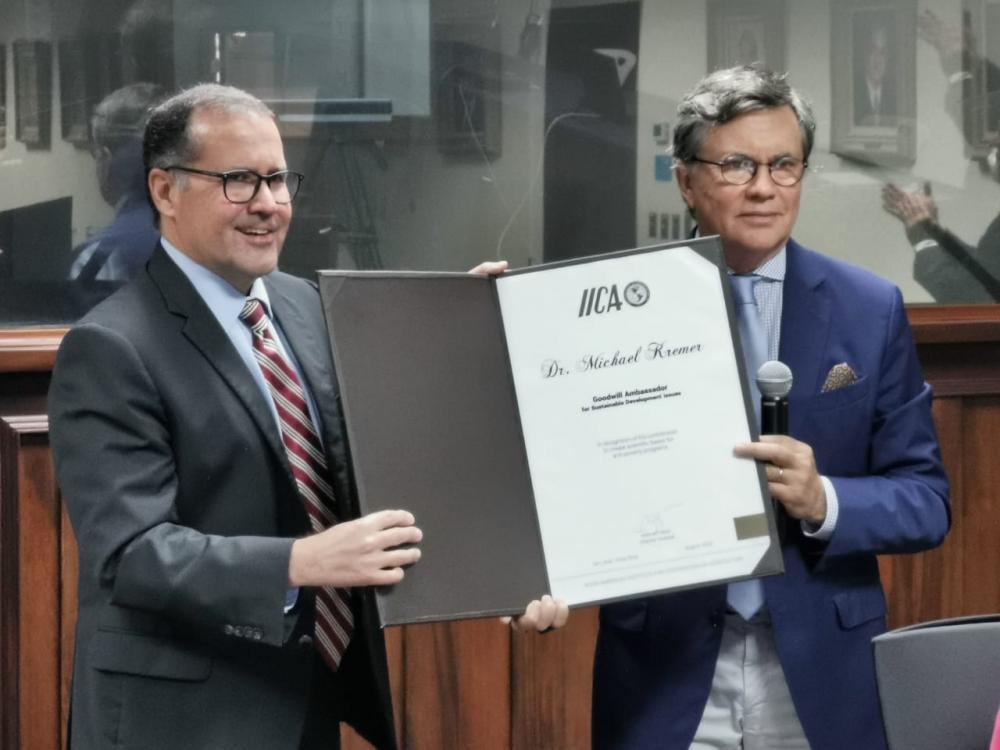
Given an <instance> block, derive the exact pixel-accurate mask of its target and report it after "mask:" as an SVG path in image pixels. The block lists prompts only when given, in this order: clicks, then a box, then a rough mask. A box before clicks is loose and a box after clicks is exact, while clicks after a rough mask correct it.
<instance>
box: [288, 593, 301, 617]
mask: <svg viewBox="0 0 1000 750" xmlns="http://www.w3.org/2000/svg"><path fill="white" fill-rule="evenodd" d="M298 602H299V590H298V589H297V588H296V589H287V590H286V591H285V614H286V615H287V614H288V613H289V612H291V611H292V609H293V608H294V607H295V605H296V604H298Z"/></svg>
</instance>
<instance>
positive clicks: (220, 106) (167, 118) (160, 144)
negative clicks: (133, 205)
mask: <svg viewBox="0 0 1000 750" xmlns="http://www.w3.org/2000/svg"><path fill="white" fill-rule="evenodd" d="M202 111H210V112H219V113H224V114H233V115H252V116H257V117H264V118H270V119H272V120H273V119H274V112H272V111H271V108H270V107H268V106H267V105H266V104H264V102H262V101H261V100H260V99H258V98H257V97H255V96H254V95H253V94H249V93H247V92H246V91H243V90H242V89H238V88H235V87H234V86H222V85H220V84H217V83H201V84H198V85H197V86H192V87H191V88H189V89H185V90H184V91H181V92H180V93H177V94H174V95H173V96H171V97H170V98H169V99H167V100H166V101H164V102H162V103H160V104H159V105H157V106H156V107H155V108H154V109H153V111H152V112H151V113H150V115H149V121H148V122H147V123H146V132H145V135H144V136H143V139H142V165H143V167H144V168H145V173H146V176H147V178H148V176H149V172H150V170H152V169H164V168H166V167H169V166H172V165H174V164H188V163H190V162H192V161H194V160H196V159H197V158H198V150H199V146H200V144H199V143H198V142H197V140H196V139H195V138H194V137H193V136H192V134H191V127H190V126H191V117H192V115H193V114H194V113H195V112H202ZM181 179H183V177H182V178H181ZM148 191H149V188H148V184H147V194H148ZM148 197H149V202H150V203H151V204H152V205H153V211H154V214H155V218H156V222H157V226H159V220H160V217H159V212H157V210H156V204H155V203H153V197H152V196H151V195H150V196H148Z"/></svg>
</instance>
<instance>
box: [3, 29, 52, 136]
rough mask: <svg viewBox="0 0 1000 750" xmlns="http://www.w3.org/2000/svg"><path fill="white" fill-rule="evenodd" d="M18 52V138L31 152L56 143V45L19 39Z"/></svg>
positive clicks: (15, 130)
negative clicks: (53, 66)
mask: <svg viewBox="0 0 1000 750" xmlns="http://www.w3.org/2000/svg"><path fill="white" fill-rule="evenodd" d="M13 49H14V137H15V138H16V139H17V140H19V141H21V143H23V144H25V145H26V146H27V147H28V148H31V149H47V148H49V147H50V145H51V143H52V44H51V43H50V42H46V41H42V40H27V39H19V40H17V41H15V42H14V44H13Z"/></svg>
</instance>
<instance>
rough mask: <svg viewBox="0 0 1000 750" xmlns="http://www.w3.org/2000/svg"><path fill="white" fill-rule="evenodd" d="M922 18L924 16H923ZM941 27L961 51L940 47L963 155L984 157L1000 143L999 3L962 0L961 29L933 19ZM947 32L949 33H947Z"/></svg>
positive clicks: (943, 20)
mask: <svg viewBox="0 0 1000 750" xmlns="http://www.w3.org/2000/svg"><path fill="white" fill-rule="evenodd" d="M922 20H923V19H922ZM934 21H935V22H936V23H937V24H940V25H941V26H943V27H944V28H943V29H942V32H941V36H943V37H945V38H948V36H953V37H958V38H960V39H961V44H962V46H961V51H960V54H958V55H955V54H949V50H948V49H946V48H943V50H942V52H941V57H942V67H943V68H944V72H945V73H947V74H948V76H949V84H948V85H949V89H953V88H955V87H960V88H959V90H958V91H951V90H950V91H949V101H951V100H952V99H954V98H956V97H957V98H959V99H960V101H961V110H960V111H961V118H962V124H963V131H964V135H965V154H966V156H968V157H970V158H973V159H979V160H985V159H986V157H987V156H988V155H989V152H990V150H991V149H992V148H993V147H994V146H996V144H998V143H1000V66H998V65H997V63H996V61H997V60H998V59H1000V58H998V56H997V55H998V54H1000V2H997V1H996V0H990V1H987V0H965V2H963V3H962V16H961V32H960V33H958V32H956V31H954V30H953V29H952V30H949V29H948V28H947V26H946V24H947V20H945V19H942V18H934ZM949 31H952V34H950V35H949V33H948V32H949Z"/></svg>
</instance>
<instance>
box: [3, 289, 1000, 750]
mask: <svg viewBox="0 0 1000 750" xmlns="http://www.w3.org/2000/svg"><path fill="white" fill-rule="evenodd" d="M910 312H911V319H913V320H915V323H916V325H915V333H916V334H917V340H918V343H919V348H920V356H921V361H922V362H923V363H924V366H925V375H926V377H927V379H928V380H929V381H930V382H931V383H932V384H933V385H934V387H935V392H936V394H937V397H938V398H937V400H936V401H935V404H934V416H935V421H936V423H937V426H938V431H939V436H940V439H941V446H942V455H943V457H944V461H945V465H946V468H947V469H948V472H949V475H950V478H951V483H952V508H953V526H952V530H951V533H950V534H949V536H948V538H947V539H946V541H945V543H944V544H943V545H942V546H941V547H940V548H939V549H937V550H933V551H931V552H927V553H922V554H918V555H900V556H891V557H885V558H883V559H881V560H880V565H881V567H882V570H883V575H884V578H885V582H886V594H887V597H888V601H889V607H890V626H891V627H899V626H902V625H906V624H910V623H913V622H919V621H926V620H932V619H939V618H943V617H952V616H958V615H964V614H974V613H980V612H995V611H1000V575H998V574H997V571H998V570H1000V544H998V543H997V539H1000V462H998V460H997V458H996V456H995V454H996V449H995V446H997V445H1000V308H997V310H996V311H995V312H994V313H991V314H989V315H987V314H986V313H984V312H983V311H982V310H981V309H975V310H971V311H963V310H961V309H959V310H958V312H957V313H955V312H951V313H948V314H947V315H944V316H943V317H942V315H941V314H939V313H938V312H937V311H935V310H931V311H927V310H916V311H913V310H911V311H910ZM946 312H947V310H946ZM949 315H951V317H948V316H949ZM60 336H61V332H59V331H49V332H43V333H39V334H35V333H18V334H17V335H14V336H12V337H8V338H6V339H5V338H4V334H3V332H0V747H2V748H4V750H7V749H8V748H10V750H36V749H38V750H49V749H50V748H51V749H52V750H58V748H60V747H62V746H63V742H64V737H63V733H64V731H65V718H66V710H67V706H68V685H69V670H70V668H71V663H72V635H73V624H74V620H75V611H76V577H77V570H76V549H75V546H74V543H73V538H72V533H71V530H70V527H69V525H68V522H67V520H66V518H65V515H64V514H63V513H62V508H61V502H60V498H59V495H58V491H57V488H56V486H55V483H54V480H53V473H52V465H51V459H50V457H49V453H48V441H47V435H46V432H45V430H46V425H45V419H44V417H43V416H37V415H43V414H44V395H45V390H46V388H47V383H48V372H49V370H50V368H51V364H52V359H53V352H54V351H55V347H56V345H57V344H58V340H59V337H60ZM36 339H37V340H36ZM33 415H34V416H33ZM596 632H597V612H596V610H595V609H585V610H578V611H575V612H574V613H573V614H572V615H571V619H570V625H569V626H568V627H567V628H566V629H565V630H564V631H561V632H558V633H552V634H548V635H545V636H534V635H525V634H512V633H511V632H510V631H509V629H507V628H506V627H504V626H503V625H502V624H501V623H499V622H498V621H497V620H495V619H492V618H491V619H484V620H475V621H466V622H459V623H447V624H436V625H420V626H410V627H405V628H391V629H389V630H388V631H387V633H386V638H387V646H388V650H389V662H390V679H391V682H392V688H393V700H394V705H395V708H396V724H397V731H398V735H399V737H400V738H401V740H402V745H403V747H405V748H408V749H412V750H421V749H422V748H435V749H436V748H442V747H449V748H451V747H473V748H477V749H478V748H485V749H486V750H489V749H491V748H498V749H499V750H503V749H504V748H517V749H518V750H528V749H531V748H540V747H545V748H549V747H551V748H567V749H568V750H573V749H574V748H586V747H589V736H590V719H589V716H590V690H591V663H592V659H593V649H594V639H595V636H596ZM343 740H344V748H345V750H364V749H365V748H368V747H369V746H368V744H367V743H365V742H364V741H363V740H361V739H360V738H358V737H357V736H356V735H354V734H353V733H351V732H350V731H345V732H344V734H343Z"/></svg>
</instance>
